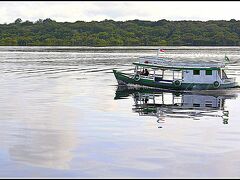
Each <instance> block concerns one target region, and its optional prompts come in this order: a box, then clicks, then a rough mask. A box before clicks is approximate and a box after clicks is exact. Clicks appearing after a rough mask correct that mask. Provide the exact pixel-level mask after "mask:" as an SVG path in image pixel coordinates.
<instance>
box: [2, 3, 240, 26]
mask: <svg viewBox="0 0 240 180" xmlns="http://www.w3.org/2000/svg"><path fill="white" fill-rule="evenodd" d="M238 7H240V2H235V1H219V2H218V1H205V2H204V1H197V2H196V1H190V2H189V1H161V2H159V1H150V2H149V1H148V2H147V1H78V2H76V1H70V2H68V1H48V2H44V1H35V2H29V1H15V2H14V1H13V2H11V1H9V2H7V1H2V2H0V16H1V19H0V23H1V24H4V23H7V24H8V23H12V22H14V21H15V20H16V19H17V18H21V19H22V21H27V20H28V21H31V22H35V21H37V20H38V19H46V18H50V19H53V20H55V21H57V22H76V21H85V22H91V21H103V20H105V19H107V20H114V21H128V20H136V19H137V20H142V21H158V20H161V19H166V20H169V21H209V20H214V21H215V20H225V21H229V20H231V19H235V20H240V14H239V13H238ZM225 12H226V13H225Z"/></svg>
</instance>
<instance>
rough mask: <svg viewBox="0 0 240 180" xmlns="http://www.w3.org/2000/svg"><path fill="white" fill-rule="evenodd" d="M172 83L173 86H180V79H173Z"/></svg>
mask: <svg viewBox="0 0 240 180" xmlns="http://www.w3.org/2000/svg"><path fill="white" fill-rule="evenodd" d="M173 84H174V86H181V84H182V83H181V81H179V80H176V81H173Z"/></svg>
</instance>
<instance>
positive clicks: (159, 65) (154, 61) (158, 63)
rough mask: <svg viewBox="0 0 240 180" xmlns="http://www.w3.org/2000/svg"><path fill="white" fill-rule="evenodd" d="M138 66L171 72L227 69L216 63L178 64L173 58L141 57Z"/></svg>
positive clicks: (136, 63)
mask: <svg viewBox="0 0 240 180" xmlns="http://www.w3.org/2000/svg"><path fill="white" fill-rule="evenodd" d="M133 64H134V65H136V66H142V67H148V68H152V69H163V70H166V69H171V70H184V69H189V70H190V69H191V70H219V69H222V68H224V67H225V64H224V63H216V62H209V63H208V62H202V63H200V62H176V61H173V59H171V58H163V57H152V56H151V57H140V58H139V61H138V62H134V63H133Z"/></svg>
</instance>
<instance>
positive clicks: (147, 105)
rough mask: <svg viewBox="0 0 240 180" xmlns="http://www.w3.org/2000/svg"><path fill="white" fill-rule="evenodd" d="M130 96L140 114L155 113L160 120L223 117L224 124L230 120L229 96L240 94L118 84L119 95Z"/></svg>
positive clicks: (119, 96)
mask: <svg viewBox="0 0 240 180" xmlns="http://www.w3.org/2000/svg"><path fill="white" fill-rule="evenodd" d="M130 96H132V97H133V99H134V105H133V108H132V110H133V112H136V113H138V114H139V116H155V117H156V118H157V122H158V123H162V122H165V121H166V119H167V118H192V119H194V120H200V119H203V118H205V119H206V118H207V117H208V118H209V117H210V118H211V117H213V118H216V117H219V118H221V119H222V122H223V124H228V120H229V111H228V110H227V108H226V107H225V100H226V99H233V98H234V99H235V98H236V97H237V94H235V93H233V92H232V91H199V92H176V91H175V92H170V91H162V90H154V89H144V88H132V89H129V88H128V87H126V86H118V88H117V90H116V96H115V99H123V98H128V97H130Z"/></svg>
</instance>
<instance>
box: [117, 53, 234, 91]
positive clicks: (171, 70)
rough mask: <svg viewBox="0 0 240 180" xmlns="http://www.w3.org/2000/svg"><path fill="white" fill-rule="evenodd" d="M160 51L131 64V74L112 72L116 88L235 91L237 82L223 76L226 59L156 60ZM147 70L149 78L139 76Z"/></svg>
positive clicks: (161, 58)
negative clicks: (233, 89)
mask: <svg viewBox="0 0 240 180" xmlns="http://www.w3.org/2000/svg"><path fill="white" fill-rule="evenodd" d="M159 51H161V50H159V49H158V53H157V56H145V57H140V58H139V60H138V61H137V62H134V63H133V65H134V66H135V68H134V70H133V73H125V72H121V71H118V70H116V69H113V73H114V75H115V78H116V79H117V82H118V84H119V85H133V86H145V87H149V88H160V89H170V90H184V91H188V90H190V91H191V90H216V89H226V88H234V87H238V84H237V82H236V78H235V77H233V78H229V77H228V76H227V74H226V73H225V69H227V67H226V64H227V62H226V61H225V60H229V58H228V57H227V56H226V55H225V60H224V61H223V62H176V61H174V60H173V59H172V58H167V57H159ZM147 69H148V72H149V74H144V73H142V72H143V71H144V70H147ZM166 74H167V75H166Z"/></svg>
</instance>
